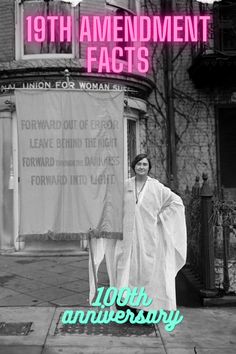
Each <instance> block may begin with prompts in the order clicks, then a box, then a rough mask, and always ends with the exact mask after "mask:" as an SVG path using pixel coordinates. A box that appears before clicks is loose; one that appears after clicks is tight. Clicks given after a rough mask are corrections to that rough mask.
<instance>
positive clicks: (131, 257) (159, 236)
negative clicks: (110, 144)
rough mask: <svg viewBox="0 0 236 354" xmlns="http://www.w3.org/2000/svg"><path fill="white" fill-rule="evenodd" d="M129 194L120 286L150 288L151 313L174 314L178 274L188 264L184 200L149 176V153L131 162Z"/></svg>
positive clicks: (120, 244)
mask: <svg viewBox="0 0 236 354" xmlns="http://www.w3.org/2000/svg"><path fill="white" fill-rule="evenodd" d="M131 167H132V169H133V170H134V172H135V177H133V178H131V179H129V180H128V181H127V182H126V184H125V190H124V219H123V240H122V241H117V244H116V250H115V263H116V286H117V288H122V287H129V288H130V289H131V290H132V289H133V288H135V287H138V288H142V287H144V288H145V292H146V294H147V295H148V296H149V297H150V298H151V299H152V300H153V302H152V304H151V305H150V306H149V307H148V308H147V307H144V306H143V305H142V304H140V305H139V306H138V307H137V308H139V309H142V310H144V311H148V310H158V309H164V310H175V309H176V295H175V276H176V274H177V272H178V271H179V269H180V268H182V267H183V265H184V264H185V259H186V226H185V215H184V206H183V202H182V200H181V198H180V197H179V196H177V195H176V194H175V193H173V192H171V190H170V189H169V188H167V187H165V186H164V185H163V184H161V183H160V182H159V181H157V180H156V179H153V178H150V177H149V176H148V173H149V171H150V169H151V162H150V160H149V159H148V157H147V155H146V154H140V155H138V156H136V157H135V159H134V161H133V162H132V164H131Z"/></svg>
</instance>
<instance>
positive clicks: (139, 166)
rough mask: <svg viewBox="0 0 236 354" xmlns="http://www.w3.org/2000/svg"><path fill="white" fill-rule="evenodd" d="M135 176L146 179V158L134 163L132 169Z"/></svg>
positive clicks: (147, 165)
mask: <svg viewBox="0 0 236 354" xmlns="http://www.w3.org/2000/svg"><path fill="white" fill-rule="evenodd" d="M134 171H135V174H136V175H138V176H140V177H141V176H142V177H146V176H147V175H148V171H149V162H148V159H146V157H145V158H144V159H142V160H140V161H139V162H137V163H136V165H135V167H134Z"/></svg>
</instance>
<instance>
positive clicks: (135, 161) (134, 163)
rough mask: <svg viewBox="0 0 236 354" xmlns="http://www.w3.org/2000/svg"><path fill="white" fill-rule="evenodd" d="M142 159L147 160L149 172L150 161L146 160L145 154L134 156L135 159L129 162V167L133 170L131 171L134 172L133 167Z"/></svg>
mask: <svg viewBox="0 0 236 354" xmlns="http://www.w3.org/2000/svg"><path fill="white" fill-rule="evenodd" d="M142 159H147V160H148V163H149V170H148V172H149V171H150V170H151V168H152V164H151V161H150V159H149V158H148V156H147V154H139V155H137V156H135V158H134V159H133V161H132V162H131V167H132V169H133V171H135V165H136V164H137V163H138V162H139V161H141V160H142Z"/></svg>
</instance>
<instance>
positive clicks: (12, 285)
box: [0, 253, 236, 354]
mask: <svg viewBox="0 0 236 354" xmlns="http://www.w3.org/2000/svg"><path fill="white" fill-rule="evenodd" d="M98 279H99V284H98V285H99V286H104V287H107V286H108V278H107V272H106V265H105V263H103V264H102V266H101V267H100V270H99V274H98ZM179 279H180V281H179V284H178V286H177V293H178V297H177V299H178V309H179V311H180V313H181V314H182V315H183V316H184V320H183V322H182V323H181V324H179V325H177V326H176V328H175V329H174V330H173V331H172V332H167V331H166V330H165V327H164V324H162V323H161V324H159V325H158V326H157V325H156V326H153V325H152V326H144V325H130V324H125V325H118V324H113V325H111V324H107V325H91V324H87V325H79V324H77V325H67V326H63V325H62V322H61V320H60V319H61V316H62V314H63V312H64V311H65V310H66V309H73V310H79V309H81V310H83V311H85V312H86V311H88V310H89V309H90V308H91V307H90V305H89V301H88V290H89V284H88V255H87V254H86V253H85V254H82V255H78V256H46V257H45V256H35V255H34V256H33V255H31V256H30V255H29V256H19V255H17V253H15V254H12V255H8V254H5V255H0V354H84V353H89V354H100V353H105V354H116V353H122V352H123V353H124V354H125V353H130V354H143V353H145V354H153V353H155V354H203V353H204V354H205V353H210V354H213V353H214V354H233V353H234V354H235V353H236V307H222V306H220V307H219V306H218V307H210V308H207V307H204V308H203V307H201V306H200V303H199V302H198V301H197V299H196V298H194V294H193V293H192V292H191V290H190V289H189V288H188V287H187V285H186V284H184V283H183V282H182V280H181V276H180V278H179ZM191 299H192V300H191Z"/></svg>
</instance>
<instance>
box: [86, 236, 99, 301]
mask: <svg viewBox="0 0 236 354" xmlns="http://www.w3.org/2000/svg"><path fill="white" fill-rule="evenodd" d="M88 245H89V252H90V257H91V263H92V270H93V279H94V285H95V298H96V293H97V285H98V284H97V277H96V268H95V263H94V255H93V248H92V244H91V235H90V233H89V235H88Z"/></svg>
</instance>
